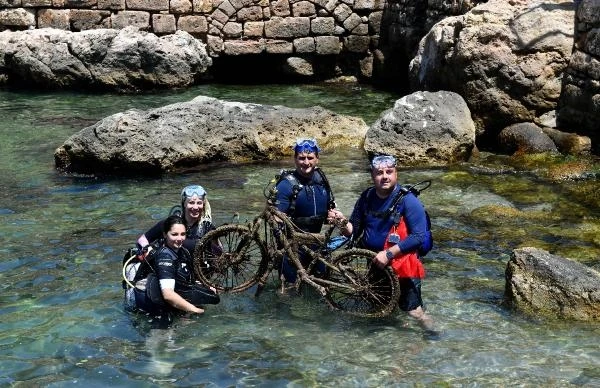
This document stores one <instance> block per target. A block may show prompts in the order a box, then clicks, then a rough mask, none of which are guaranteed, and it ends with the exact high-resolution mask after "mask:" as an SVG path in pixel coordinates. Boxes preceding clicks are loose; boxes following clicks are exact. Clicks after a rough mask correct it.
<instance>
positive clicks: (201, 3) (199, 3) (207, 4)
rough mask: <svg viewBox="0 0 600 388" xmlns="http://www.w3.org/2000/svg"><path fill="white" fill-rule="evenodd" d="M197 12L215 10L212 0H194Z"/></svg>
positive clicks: (193, 4)
mask: <svg viewBox="0 0 600 388" xmlns="http://www.w3.org/2000/svg"><path fill="white" fill-rule="evenodd" d="M192 6H193V8H194V12H195V13H211V12H212V10H213V3H212V0H192Z"/></svg>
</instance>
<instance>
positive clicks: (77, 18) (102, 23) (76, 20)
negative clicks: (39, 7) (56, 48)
mask: <svg viewBox="0 0 600 388" xmlns="http://www.w3.org/2000/svg"><path fill="white" fill-rule="evenodd" d="M122 12H127V11H122ZM69 19H70V20H71V30H72V31H85V30H93V29H96V28H111V27H112V24H111V22H112V20H111V14H110V11H98V10H91V9H72V10H70V13H69ZM146 24H148V23H146ZM123 27H126V26H123ZM147 27H148V26H146V28H147ZM113 28H117V27H113ZM118 28H122V27H118Z"/></svg>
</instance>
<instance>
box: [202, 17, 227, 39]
mask: <svg viewBox="0 0 600 388" xmlns="http://www.w3.org/2000/svg"><path fill="white" fill-rule="evenodd" d="M206 20H207V21H209V18H206ZM223 26H224V24H221V23H220V22H219V21H218V20H210V22H209V24H208V33H209V34H210V35H219V36H221V35H223V33H222V32H221V30H223Z"/></svg>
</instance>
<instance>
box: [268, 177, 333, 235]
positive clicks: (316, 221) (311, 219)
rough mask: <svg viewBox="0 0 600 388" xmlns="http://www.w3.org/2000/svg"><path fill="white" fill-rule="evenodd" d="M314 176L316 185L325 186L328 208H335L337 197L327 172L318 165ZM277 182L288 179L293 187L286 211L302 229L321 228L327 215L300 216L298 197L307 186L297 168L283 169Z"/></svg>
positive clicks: (277, 183)
mask: <svg viewBox="0 0 600 388" xmlns="http://www.w3.org/2000/svg"><path fill="white" fill-rule="evenodd" d="M314 174H315V175H314V176H313V182H314V183H315V186H319V185H320V186H323V188H324V189H325V191H326V192H327V209H328V210H329V209H333V208H335V207H336V204H335V197H334V195H333V192H332V190H331V186H330V185H329V180H328V179H327V177H326V176H325V173H324V172H323V170H321V169H320V168H318V167H316V168H315V172H314ZM276 178H277V182H276V186H278V185H279V183H280V182H282V181H284V180H285V181H287V182H288V183H289V184H290V186H291V188H292V195H291V197H290V202H289V207H288V209H287V210H286V213H287V214H288V215H289V216H290V218H292V220H294V222H295V223H296V224H297V225H298V226H300V227H301V228H302V229H311V226H314V225H318V227H319V228H320V227H321V225H322V224H323V222H324V221H325V219H326V215H318V216H308V217H304V216H300V215H299V214H298V212H297V206H296V205H297V204H296V202H297V199H298V195H299V193H300V192H301V191H302V189H303V188H304V187H305V185H303V184H302V183H301V182H300V181H299V180H298V177H297V176H296V174H295V170H281V171H280V173H279V174H278V175H277V176H276Z"/></svg>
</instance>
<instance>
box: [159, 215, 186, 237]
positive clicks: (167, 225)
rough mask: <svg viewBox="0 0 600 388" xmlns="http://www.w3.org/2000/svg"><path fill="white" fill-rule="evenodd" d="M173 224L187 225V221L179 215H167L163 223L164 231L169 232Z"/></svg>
mask: <svg viewBox="0 0 600 388" xmlns="http://www.w3.org/2000/svg"><path fill="white" fill-rule="evenodd" d="M173 225H183V226H184V227H185V221H184V220H183V218H181V217H180V216H177V215H173V216H169V217H167V218H166V219H165V222H164V223H163V233H164V234H167V233H169V230H171V228H172V227H173Z"/></svg>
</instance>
